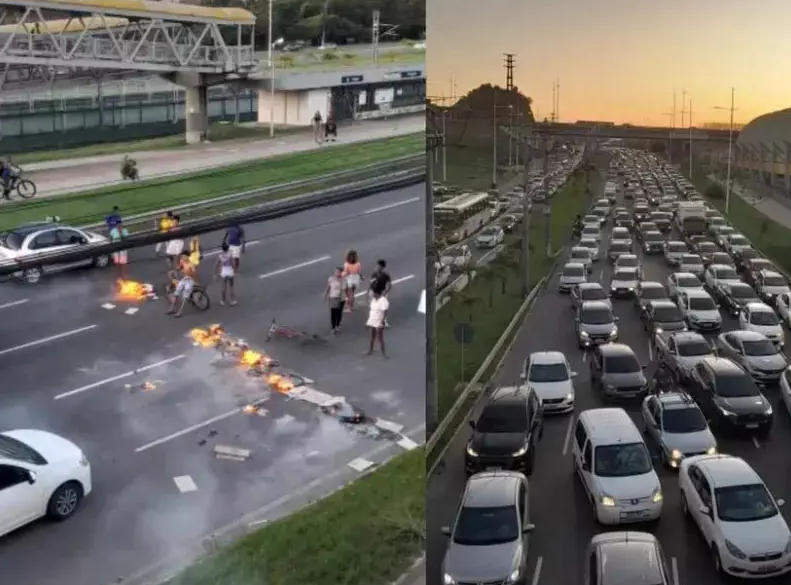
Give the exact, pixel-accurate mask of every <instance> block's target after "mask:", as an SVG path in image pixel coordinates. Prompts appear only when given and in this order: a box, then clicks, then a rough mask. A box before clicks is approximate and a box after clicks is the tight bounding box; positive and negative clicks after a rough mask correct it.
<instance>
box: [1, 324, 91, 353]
mask: <svg viewBox="0 0 791 585" xmlns="http://www.w3.org/2000/svg"><path fill="white" fill-rule="evenodd" d="M97 327H98V325H87V326H86V327H80V328H79V329H72V330H71V331H64V332H63V333H58V334H57V335H50V336H49V337H44V338H43V339H36V340H35V341H29V342H27V343H23V344H22V345H15V346H14V347H9V348H6V349H3V350H0V355H5V354H7V353H12V352H15V351H19V350H20V349H27V348H29V347H36V346H37V345H42V344H44V343H49V342H50V341H57V340H58V339H63V338H64V337H71V336H72V335H77V334H78V333H83V332H84V331H90V330H91V329H96V328H97Z"/></svg>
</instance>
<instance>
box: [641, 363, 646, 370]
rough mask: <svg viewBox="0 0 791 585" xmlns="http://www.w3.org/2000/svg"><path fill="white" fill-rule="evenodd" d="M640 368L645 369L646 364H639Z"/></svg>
mask: <svg viewBox="0 0 791 585" xmlns="http://www.w3.org/2000/svg"><path fill="white" fill-rule="evenodd" d="M640 368H641V369H643V370H647V369H648V364H640Z"/></svg>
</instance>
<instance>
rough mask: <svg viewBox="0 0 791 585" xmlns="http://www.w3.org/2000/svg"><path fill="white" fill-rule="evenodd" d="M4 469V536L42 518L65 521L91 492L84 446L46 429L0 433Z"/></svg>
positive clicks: (0, 504)
mask: <svg viewBox="0 0 791 585" xmlns="http://www.w3.org/2000/svg"><path fill="white" fill-rule="evenodd" d="M0 471H1V473H0V536H3V535H5V534H8V533H9V532H11V531H13V530H16V529H17V528H20V527H22V526H24V525H26V524H29V523H30V522H33V521H34V520H38V519H39V518H42V517H44V516H49V517H50V518H52V519H54V520H65V519H67V518H69V517H71V516H72V515H73V514H74V513H75V512H76V511H77V509H78V508H79V505H80V502H81V501H82V499H83V498H84V497H85V496H87V495H88V494H90V493H91V487H92V484H91V466H90V464H89V463H88V460H87V459H86V458H85V455H84V454H83V452H82V450H81V449H80V448H79V447H77V445H75V444H74V443H72V442H71V441H68V440H66V439H64V438H63V437H59V436H58V435H54V434H52V433H48V432H46V431H38V430H30V429H25V430H16V431H6V432H3V433H0Z"/></svg>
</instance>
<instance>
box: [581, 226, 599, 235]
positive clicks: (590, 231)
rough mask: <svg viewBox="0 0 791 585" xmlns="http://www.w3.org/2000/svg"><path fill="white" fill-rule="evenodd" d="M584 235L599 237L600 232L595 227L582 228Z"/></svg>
mask: <svg viewBox="0 0 791 585" xmlns="http://www.w3.org/2000/svg"><path fill="white" fill-rule="evenodd" d="M582 233H583V234H597V235H598V233H599V230H598V229H597V228H595V227H593V226H586V227H584V228H582Z"/></svg>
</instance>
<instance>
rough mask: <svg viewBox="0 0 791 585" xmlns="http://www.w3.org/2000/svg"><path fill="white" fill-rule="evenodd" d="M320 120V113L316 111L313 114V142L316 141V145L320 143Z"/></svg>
mask: <svg viewBox="0 0 791 585" xmlns="http://www.w3.org/2000/svg"><path fill="white" fill-rule="evenodd" d="M321 120H322V118H321V112H319V111H318V110H316V113H315V114H313V140H315V141H316V144H321V143H322V136H321Z"/></svg>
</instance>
